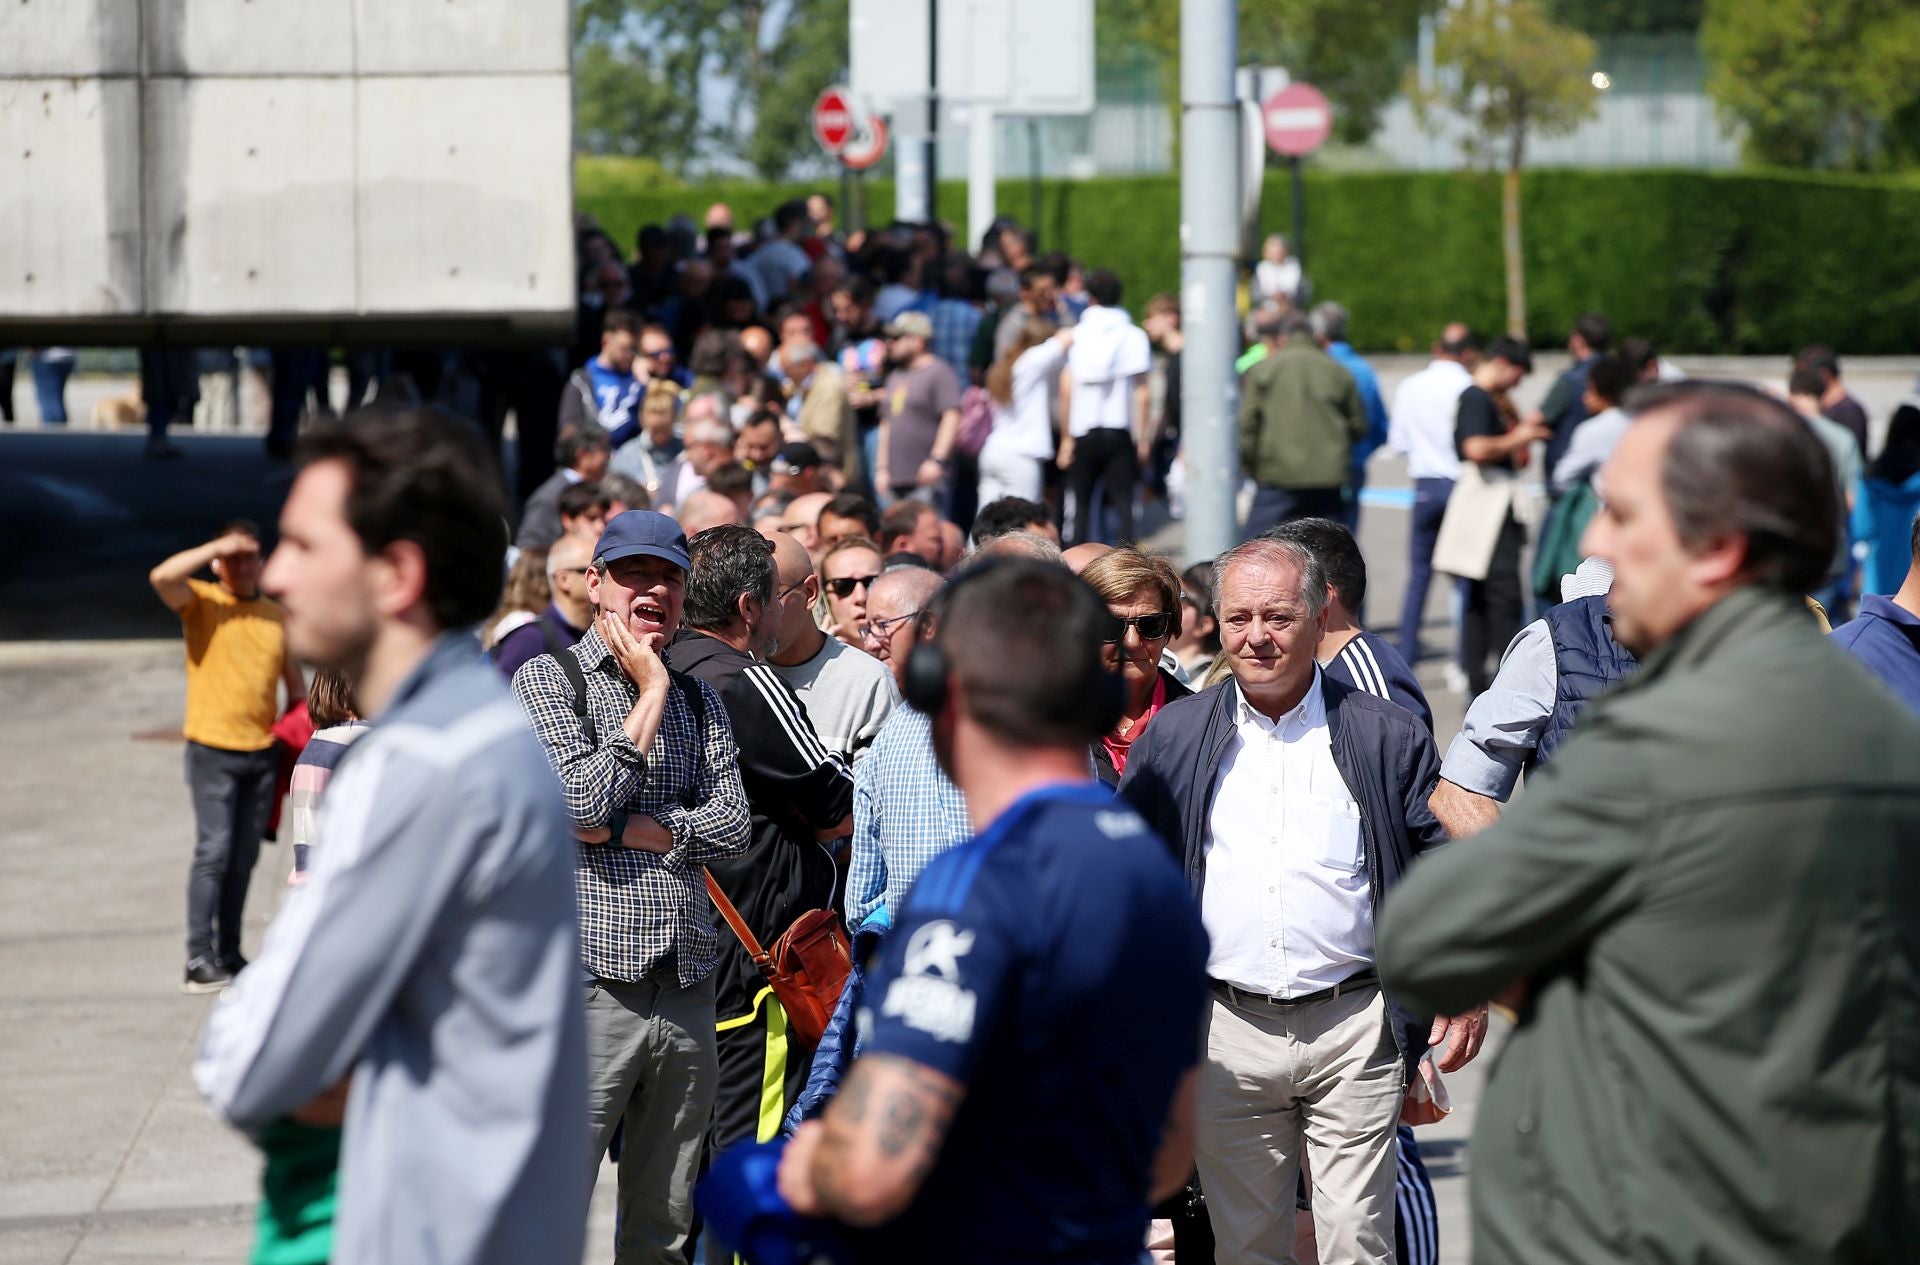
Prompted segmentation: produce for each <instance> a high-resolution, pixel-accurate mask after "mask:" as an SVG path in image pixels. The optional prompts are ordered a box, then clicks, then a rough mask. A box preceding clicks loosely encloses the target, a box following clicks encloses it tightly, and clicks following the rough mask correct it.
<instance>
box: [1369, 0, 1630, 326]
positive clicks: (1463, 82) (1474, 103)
mask: <svg viewBox="0 0 1920 1265" xmlns="http://www.w3.org/2000/svg"><path fill="white" fill-rule="evenodd" d="M1433 51H1434V64H1435V66H1436V67H1437V68H1438V69H1439V70H1440V71H1441V73H1440V75H1439V76H1438V80H1437V82H1436V84H1435V85H1434V86H1432V87H1422V86H1421V85H1420V84H1419V83H1418V82H1417V81H1415V80H1414V79H1413V77H1412V76H1411V75H1409V76H1408V83H1407V90H1408V94H1409V95H1410V96H1411V97H1412V99H1413V105H1414V109H1415V111H1416V112H1417V113H1418V114H1419V116H1420V118H1421V121H1422V122H1423V123H1424V124H1425V125H1426V126H1428V127H1430V128H1432V127H1435V126H1436V125H1437V124H1438V123H1439V120H1440V118H1441V116H1443V115H1452V116H1455V117H1457V118H1459V119H1462V120H1465V122H1466V125H1467V126H1466V130H1465V132H1464V133H1463V134H1462V135H1461V136H1460V142H1461V147H1462V148H1463V149H1464V150H1465V151H1466V153H1467V156H1468V157H1469V158H1470V159H1472V160H1474V161H1477V162H1484V163H1489V164H1496V163H1497V164H1498V165H1499V166H1501V167H1503V168H1504V169H1505V171H1506V180H1505V184H1504V190H1505V196H1504V198H1503V199H1502V207H1501V217H1502V220H1503V224H1504V230H1505V231H1504V240H1505V245H1506V264H1507V328H1508V331H1509V332H1511V333H1513V334H1515V335H1519V336H1522V337H1524V336H1525V334H1526V331H1527V289H1526V274H1525V271H1524V267H1523V264H1522V262H1521V260H1522V257H1523V252H1522V246H1521V232H1520V171H1521V168H1523V167H1524V166H1525V165H1526V153H1527V136H1528V135H1529V133H1536V134H1539V135H1544V136H1552V135H1556V134H1559V133H1564V132H1570V131H1572V130H1573V129H1574V128H1576V127H1578V126H1580V124H1582V123H1584V122H1585V121H1586V120H1587V119H1589V118H1591V117H1593V114H1594V110H1595V108H1596V106H1595V102H1594V89H1593V86H1592V84H1591V83H1590V82H1589V80H1588V72H1589V71H1590V70H1591V69H1592V67H1593V58H1594V43H1593V41H1592V40H1591V39H1589V38H1588V37H1587V36H1585V35H1582V34H1581V33H1580V32H1578V31H1575V30H1572V29H1571V28H1568V27H1564V26H1558V25H1556V24H1555V23H1554V22H1553V21H1552V20H1551V19H1549V18H1548V17H1547V15H1546V14H1545V13H1544V12H1543V11H1542V10H1541V8H1540V6H1539V5H1538V4H1536V3H1535V0H1460V2H1459V3H1458V4H1457V5H1455V6H1453V7H1451V8H1449V9H1448V10H1447V14H1446V18H1445V20H1444V21H1443V22H1442V23H1441V26H1440V30H1439V32H1438V33H1437V34H1436V35H1435V37H1434V50H1433Z"/></svg>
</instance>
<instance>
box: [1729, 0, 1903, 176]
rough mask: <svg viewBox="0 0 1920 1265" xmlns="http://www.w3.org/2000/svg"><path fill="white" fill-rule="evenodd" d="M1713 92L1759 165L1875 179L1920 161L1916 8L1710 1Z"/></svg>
mask: <svg viewBox="0 0 1920 1265" xmlns="http://www.w3.org/2000/svg"><path fill="white" fill-rule="evenodd" d="M1700 44H1701V49H1702V51H1703V52H1705V54H1706V56H1707V62H1708V70H1707V92H1708V94H1709V95H1710V96H1712V97H1713V99H1714V102H1715V104H1717V105H1718V106H1719V108H1720V111H1721V113H1722V114H1723V115H1724V116H1725V117H1727V118H1728V119H1730V120H1733V121H1735V122H1738V123H1740V124H1743V125H1744V126H1745V127H1746V129H1747V150H1748V154H1749V156H1750V157H1751V158H1753V159H1754V160H1755V161H1757V162H1761V163H1768V164H1772V165H1777V166H1785V167H1824V168H1829V169H1834V170H1840V171H1879V170H1885V169H1889V168H1892V167H1897V166H1911V165H1913V164H1914V163H1915V162H1917V161H1920V5H1914V4H1912V3H1910V2H1909V0H1707V6H1706V19H1705V21H1704V22H1703V24H1702V26H1701V29H1700Z"/></svg>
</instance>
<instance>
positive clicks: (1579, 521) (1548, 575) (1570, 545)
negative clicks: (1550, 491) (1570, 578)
mask: <svg viewBox="0 0 1920 1265" xmlns="http://www.w3.org/2000/svg"><path fill="white" fill-rule="evenodd" d="M1599 509H1600V494H1599V493H1598V492H1595V491H1594V490H1593V480H1592V479H1591V478H1587V479H1582V480H1580V482H1578V483H1576V484H1574V485H1573V486H1572V487H1570V488H1568V489H1567V490H1566V491H1565V492H1562V493H1561V494H1560V499H1559V500H1557V501H1555V502H1554V503H1553V505H1552V506H1551V507H1550V508H1549V509H1548V510H1547V519H1546V522H1544V523H1542V524H1541V526H1540V543H1539V544H1538V545H1536V546H1535V547H1534V551H1533V592H1534V596H1536V597H1538V598H1539V599H1540V600H1541V601H1543V602H1545V603H1546V604H1547V605H1549V606H1552V605H1556V604H1557V603H1558V602H1559V601H1560V577H1561V576H1564V575H1572V574H1573V573H1574V571H1576V570H1577V569H1579V566H1580V564H1581V563H1582V562H1583V561H1585V560H1586V555H1584V554H1582V553H1581V552H1580V537H1581V536H1582V535H1584V534H1585V533H1586V530H1587V523H1588V522H1589V521H1590V520H1591V519H1592V518H1593V516H1594V514H1595V513H1597V512H1598V511H1599Z"/></svg>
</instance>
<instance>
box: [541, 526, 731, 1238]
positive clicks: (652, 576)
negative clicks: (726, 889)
mask: <svg viewBox="0 0 1920 1265" xmlns="http://www.w3.org/2000/svg"><path fill="white" fill-rule="evenodd" d="M688 569H689V562H688V559H687V538H686V535H685V533H683V532H682V531H681V530H680V525H679V524H678V523H676V522H674V521H673V520H672V519H671V518H668V517H667V516H666V515H664V514H657V513H654V512H653V511H651V510H628V511H627V512H626V513H624V514H619V515H616V516H615V517H614V518H613V519H612V521H610V522H609V523H608V524H607V526H606V530H605V531H604V532H603V533H602V534H601V536H600V545H599V549H598V551H597V553H596V556H595V557H594V560H593V567H592V570H591V571H589V572H588V575H587V594H588V597H589V598H590V599H591V600H592V602H593V605H594V608H595V610H596V612H597V613H596V614H595V616H594V620H593V626H592V627H591V628H589V629H588V630H587V635H586V636H584V637H582V638H581V639H580V642H579V644H578V645H575V646H573V647H571V648H570V649H566V650H561V651H558V652H555V653H552V654H543V655H540V656H538V657H536V658H533V659H529V660H528V661H527V663H526V664H525V666H523V667H522V668H521V669H520V671H519V672H517V673H516V674H515V675H514V678H513V692H514V694H515V695H516V696H517V697H518V698H519V700H520V705H521V707H522V708H523V709H525V711H526V714H527V719H528V720H529V721H530V722H531V724H532V726H533V731H534V733H535V734H536V735H538V736H539V739H540V742H541V745H542V746H543V747H545V748H546V753H547V759H548V760H549V761H551V762H552V764H553V768H554V771H555V772H556V773H557V774H559V777H560V784H561V787H562V788H563V789H564V790H565V792H566V800H567V812H568V815H569V816H570V817H571V818H572V822H573V830H574V838H575V839H576V840H578V841H579V842H578V846H577V856H576V860H575V869H574V874H575V887H576V890H577V892H578V895H579V901H580V959H581V965H582V968H583V973H584V975H585V977H586V993H587V1053H588V1086H587V1089H588V1107H589V1112H590V1120H591V1133H592V1143H593V1149H592V1152H591V1154H590V1155H589V1156H583V1157H581V1159H582V1162H583V1163H589V1164H594V1165H597V1164H598V1163H599V1157H600V1156H601V1155H603V1154H604V1153H605V1152H606V1149H607V1144H608V1142H609V1140H610V1139H611V1138H612V1136H613V1133H614V1130H615V1129H616V1128H617V1127H618V1126H619V1125H620V1124H621V1123H622V1121H624V1122H625V1125H626V1131H625V1132H626V1142H625V1146H624V1149H623V1151H622V1154H621V1157H620V1206H621V1209H622V1214H623V1215H622V1217H621V1225H620V1236H619V1243H618V1245H617V1248H616V1254H615V1260H616V1262H618V1265H628V1263H630V1262H648V1263H649V1265H668V1263H669V1262H674V1263H677V1262H679V1261H680V1260H681V1259H682V1250H683V1248H684V1247H685V1244H686V1240H687V1236H688V1233H689V1230H690V1228H691V1224H692V1218H693V1205H692V1201H691V1193H692V1189H693V1179H694V1174H695V1171H696V1169H697V1167H698V1165H699V1159H700V1141H701V1137H702V1135H703V1134H704V1132H705V1130H706V1126H707V1118H708V1116H709V1115H710V1113H711V1111H712V1108H713V1096H714V1089H715V1085H716V1083H717V1081H718V1079H719V1067H718V1063H717V1055H716V1053H715V1035H716V1034H715V1030H714V979H713V971H714V966H715V964H716V963H717V962H718V960H719V956H720V945H719V939H718V937H717V935H716V934H715V931H714V926H713V913H712V906H711V905H710V904H709V903H708V899H707V893H706V888H705V886H704V884H703V882H702V879H701V876H702V874H703V873H704V871H705V867H706V864H707V862H709V861H713V860H717V859H719V858H721V857H726V856H732V855H735V854H737V853H739V852H741V851H743V850H744V849H745V848H746V846H747V837H748V811H747V799H746V793H745V792H744V791H743V790H742V788H741V784H740V765H739V752H738V750H737V748H736V747H735V745H734V738H733V730H732V727H731V726H730V725H729V724H728V721H727V711H726V708H725V707H723V706H722V705H721V702H720V699H719V696H718V695H716V694H715V693H714V692H713V690H712V689H711V688H710V687H708V686H706V685H703V684H701V683H700V682H698V681H696V680H694V679H693V678H691V677H688V676H683V675H681V674H680V673H677V672H672V671H669V670H668V668H667V666H666V665H665V664H664V663H663V662H662V661H661V659H660V651H661V649H662V648H663V647H664V646H665V645H666V643H667V642H668V640H670V639H671V638H672V637H673V635H674V633H675V632H676V631H677V630H678V629H679V627H680V612H681V607H682V604H683V603H684V601H685V599H686V592H687V571H688Z"/></svg>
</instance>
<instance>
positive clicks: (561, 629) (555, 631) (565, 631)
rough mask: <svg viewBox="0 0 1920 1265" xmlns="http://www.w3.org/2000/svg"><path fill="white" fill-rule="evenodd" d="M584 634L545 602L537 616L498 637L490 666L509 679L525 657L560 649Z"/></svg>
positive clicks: (584, 632)
mask: <svg viewBox="0 0 1920 1265" xmlns="http://www.w3.org/2000/svg"><path fill="white" fill-rule="evenodd" d="M586 635H587V630H586V629H584V628H575V627H574V626H573V625H572V624H569V623H568V622H567V617H566V616H565V615H562V614H561V613H560V608H559V607H558V606H553V605H549V606H548V607H547V609H545V610H544V611H541V612H540V618H538V619H536V620H534V621H533V622H532V623H530V624H522V625H520V626H519V627H518V628H516V629H514V630H513V631H512V632H510V633H508V634H507V635H506V636H504V637H502V638H501V639H500V644H499V645H497V646H495V647H494V648H493V662H494V666H495V667H497V668H499V669H500V672H501V674H502V675H503V676H505V677H506V678H507V680H509V681H511V680H513V674H514V673H515V672H518V671H519V670H520V665H521V664H523V663H525V662H526V661H527V660H528V659H531V658H533V657H534V656H536V655H543V654H545V653H546V652H547V651H549V650H564V649H566V648H567V647H568V646H571V645H573V644H574V643H575V642H577V641H579V640H580V639H581V638H582V637H584V636H586Z"/></svg>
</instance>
